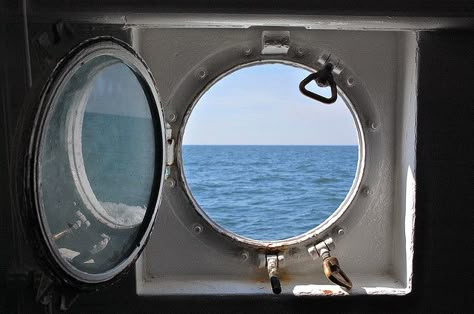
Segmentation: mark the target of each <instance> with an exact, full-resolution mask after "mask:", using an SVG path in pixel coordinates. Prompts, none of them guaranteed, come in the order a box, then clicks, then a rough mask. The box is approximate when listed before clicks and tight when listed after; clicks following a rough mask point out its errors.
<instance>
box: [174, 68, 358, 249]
mask: <svg viewBox="0 0 474 314" xmlns="http://www.w3.org/2000/svg"><path fill="white" fill-rule="evenodd" d="M265 64H284V65H287V66H293V67H296V68H300V69H304V70H307V71H310V72H314V71H316V70H315V69H314V68H312V67H309V66H308V65H305V64H302V63H298V62H296V61H293V60H292V61H289V60H281V59H266V60H258V61H250V62H246V63H241V64H238V65H236V66H234V67H232V68H231V69H229V70H227V71H224V72H222V73H220V74H218V75H216V76H214V77H213V78H212V79H211V81H210V82H209V83H208V84H206V85H205V86H204V88H203V89H201V91H200V92H199V94H198V95H197V96H196V97H195V98H194V101H193V102H192V104H191V105H190V106H189V108H188V109H187V112H186V115H185V118H184V120H183V123H182V126H181V132H180V138H179V141H178V147H181V146H182V143H183V138H184V132H185V129H186V125H187V122H188V120H189V118H190V116H191V114H192V111H193V109H194V108H195V106H196V105H197V103H198V102H199V100H200V99H201V97H202V96H203V95H204V94H205V93H206V92H207V91H209V90H210V89H211V88H212V87H213V86H214V85H215V84H216V83H217V82H219V81H220V80H222V79H223V78H225V77H226V76H228V75H230V74H232V73H233V72H236V71H238V70H240V69H243V68H246V67H251V66H258V65H265ZM201 71H202V70H201ZM337 93H338V95H339V97H341V98H342V99H343V102H344V104H345V105H346V106H347V108H348V110H349V111H350V113H351V115H352V117H353V120H354V124H355V128H356V131H357V140H358V160H357V169H356V173H355V176H354V179H353V182H352V185H351V188H350V190H349V192H348V193H347V194H346V196H345V198H344V200H343V201H342V202H341V203H340V205H339V206H338V207H337V208H336V209H335V210H334V212H333V213H332V214H331V215H330V216H329V217H328V218H326V219H325V220H324V221H323V222H322V223H320V224H319V225H317V226H315V227H314V228H312V229H310V230H308V231H306V232H304V233H302V234H299V235H296V236H293V237H290V238H286V239H282V240H255V239H250V238H247V237H244V236H242V235H239V234H236V233H234V232H232V231H230V230H228V229H225V228H224V227H222V226H221V225H219V224H218V223H217V222H215V221H214V220H213V219H212V218H211V217H210V216H209V215H208V214H207V213H206V212H205V210H204V209H203V208H202V207H201V206H200V205H199V203H198V202H197V200H196V199H195V198H194V196H193V194H192V191H191V189H190V187H189V185H188V183H187V181H186V176H185V173H184V162H183V158H182V153H180V154H179V156H178V163H179V165H180V170H179V175H180V179H181V180H182V182H183V185H184V190H185V191H186V194H187V197H188V198H189V199H190V200H191V202H192V204H193V207H194V209H195V210H196V211H197V212H198V213H199V215H200V216H201V217H203V218H204V219H205V220H206V222H207V223H209V225H210V226H212V228H214V229H215V230H217V231H218V232H219V233H220V234H224V235H226V236H228V237H229V238H232V239H235V240H237V241H239V242H240V243H243V244H246V245H251V246H254V247H258V248H268V247H269V246H271V247H277V248H278V247H287V246H291V245H295V244H299V243H301V242H303V241H305V240H306V239H308V238H312V237H314V236H317V235H319V234H321V233H323V232H325V231H327V230H328V229H331V228H332V227H334V226H335V225H336V224H337V222H338V220H339V218H340V217H341V216H342V215H344V214H345V213H346V211H347V209H348V208H349V205H350V203H351V202H352V200H353V199H354V198H355V197H356V195H357V193H358V191H359V189H360V186H361V182H362V178H363V176H364V169H365V166H366V158H365V155H366V141H365V136H364V132H363V127H362V123H361V119H360V118H359V115H358V112H357V110H356V108H355V107H354V106H353V104H352V103H351V101H350V100H349V97H348V96H347V95H346V94H345V92H344V91H343V90H342V89H341V88H340V86H339V85H338V87H337ZM315 105H318V104H317V103H316V102H315Z"/></svg>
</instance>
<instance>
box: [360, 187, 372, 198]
mask: <svg viewBox="0 0 474 314" xmlns="http://www.w3.org/2000/svg"><path fill="white" fill-rule="evenodd" d="M370 194H372V191H371V190H370V189H369V187H368V186H366V187H364V188H363V189H362V195H364V196H369V195H370Z"/></svg>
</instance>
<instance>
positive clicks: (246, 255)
mask: <svg viewBox="0 0 474 314" xmlns="http://www.w3.org/2000/svg"><path fill="white" fill-rule="evenodd" d="M240 258H241V259H242V261H246V260H248V259H249V253H248V252H247V251H243V252H242V253H240Z"/></svg>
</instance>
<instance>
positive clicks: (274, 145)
mask: <svg viewBox="0 0 474 314" xmlns="http://www.w3.org/2000/svg"><path fill="white" fill-rule="evenodd" d="M182 146H359V145H358V144H182Z"/></svg>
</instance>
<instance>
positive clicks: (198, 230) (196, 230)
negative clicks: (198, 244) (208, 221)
mask: <svg viewBox="0 0 474 314" xmlns="http://www.w3.org/2000/svg"><path fill="white" fill-rule="evenodd" d="M193 231H194V233H195V234H200V233H201V232H202V226H201V225H200V224H195V225H193Z"/></svg>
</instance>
